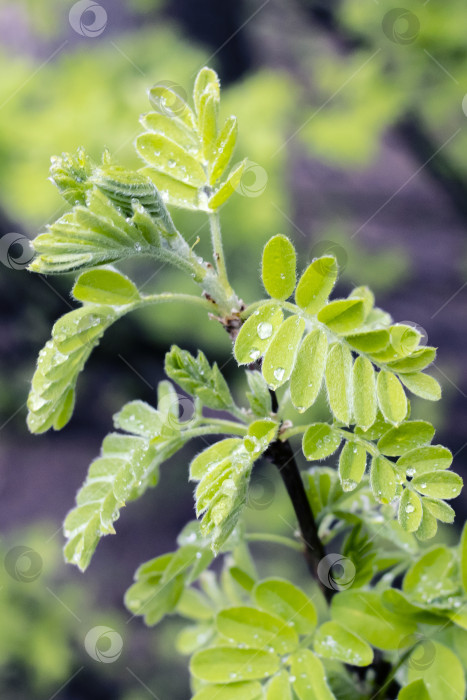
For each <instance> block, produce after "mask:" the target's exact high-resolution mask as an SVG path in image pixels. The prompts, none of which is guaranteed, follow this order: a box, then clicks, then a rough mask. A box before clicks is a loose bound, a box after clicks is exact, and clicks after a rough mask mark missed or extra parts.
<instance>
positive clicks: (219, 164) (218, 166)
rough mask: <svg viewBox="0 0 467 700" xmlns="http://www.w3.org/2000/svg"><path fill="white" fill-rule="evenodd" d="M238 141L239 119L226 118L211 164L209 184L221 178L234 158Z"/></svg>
mask: <svg viewBox="0 0 467 700" xmlns="http://www.w3.org/2000/svg"><path fill="white" fill-rule="evenodd" d="M236 142H237V119H236V118H235V117H228V118H227V119H226V120H225V123H224V126H223V127H222V129H221V131H220V134H219V136H218V138H217V141H216V144H215V149H214V156H213V159H212V163H211V166H210V175H209V184H210V185H214V184H215V183H216V182H217V180H219V179H220V178H221V177H222V176H223V175H224V172H225V170H226V168H227V166H228V164H229V162H230V159H231V158H232V154H233V152H234V149H235V144H236Z"/></svg>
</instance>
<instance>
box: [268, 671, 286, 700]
mask: <svg viewBox="0 0 467 700" xmlns="http://www.w3.org/2000/svg"><path fill="white" fill-rule="evenodd" d="M266 700H292V692H291V688H290V683H289V674H288V673H287V671H280V673H278V674H277V675H275V676H274V678H272V680H270V681H269V683H268V687H267V691H266Z"/></svg>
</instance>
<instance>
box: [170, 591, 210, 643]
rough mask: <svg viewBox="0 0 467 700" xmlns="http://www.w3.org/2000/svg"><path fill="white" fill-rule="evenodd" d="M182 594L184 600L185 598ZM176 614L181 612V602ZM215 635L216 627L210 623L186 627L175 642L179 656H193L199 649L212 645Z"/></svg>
mask: <svg viewBox="0 0 467 700" xmlns="http://www.w3.org/2000/svg"><path fill="white" fill-rule="evenodd" d="M183 595H184V594H182V598H183ZM176 612H177V613H178V614H182V613H181V612H180V602H179V603H178V605H177V608H176ZM214 635H215V629H214V625H213V624H212V623H210V622H208V623H206V622H205V623H201V624H198V625H189V626H188V627H184V628H183V629H182V631H181V632H179V633H178V635H177V638H176V640H175V648H176V650H177V651H178V653H179V654H183V655H184V656H185V655H186V656H191V655H192V654H194V653H195V651H198V650H199V649H201V648H203V647H205V646H208V645H209V644H211V643H212V641H213V637H214Z"/></svg>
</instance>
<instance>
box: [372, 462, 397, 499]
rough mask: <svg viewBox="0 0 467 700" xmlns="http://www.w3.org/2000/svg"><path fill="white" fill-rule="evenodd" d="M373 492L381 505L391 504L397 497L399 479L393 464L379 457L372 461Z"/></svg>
mask: <svg viewBox="0 0 467 700" xmlns="http://www.w3.org/2000/svg"><path fill="white" fill-rule="evenodd" d="M370 483H371V490H372V491H373V494H374V497H375V498H376V500H377V501H379V502H380V503H391V501H392V500H393V499H394V498H395V496H396V489H397V479H396V474H395V472H394V469H393V467H392V465H391V462H390V461H389V460H388V459H385V458H384V457H382V456H380V455H377V456H375V457H373V459H372V461H371V470H370Z"/></svg>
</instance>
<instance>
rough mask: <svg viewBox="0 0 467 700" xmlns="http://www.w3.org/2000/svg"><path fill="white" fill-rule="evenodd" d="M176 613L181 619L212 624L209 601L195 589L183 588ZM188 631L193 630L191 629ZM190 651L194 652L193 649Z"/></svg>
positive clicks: (212, 611)
mask: <svg viewBox="0 0 467 700" xmlns="http://www.w3.org/2000/svg"><path fill="white" fill-rule="evenodd" d="M177 613H179V614H180V615H182V616H183V617H187V618H189V619H190V620H200V621H203V622H205V621H206V620H210V621H211V622H212V619H213V617H214V610H213V609H212V603H211V601H210V600H209V598H207V596H205V595H204V594H203V593H201V591H198V590H197V589H196V588H185V590H184V591H183V594H182V596H181V598H180V600H179V601H178V605H177ZM211 627H212V626H211ZM190 629H193V627H191V628H190ZM213 632H214V630H213ZM192 651H194V649H193V650H192ZM191 653H192V652H191V651H190V654H191Z"/></svg>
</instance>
